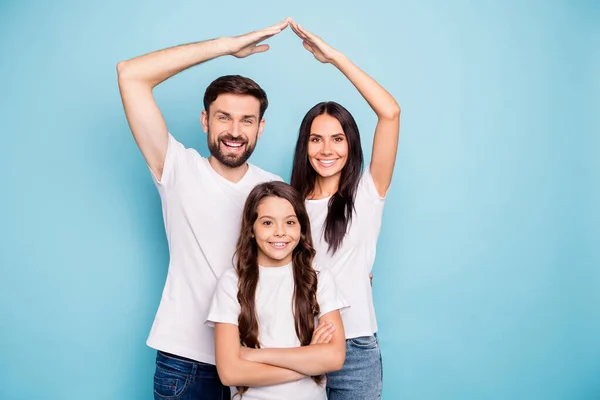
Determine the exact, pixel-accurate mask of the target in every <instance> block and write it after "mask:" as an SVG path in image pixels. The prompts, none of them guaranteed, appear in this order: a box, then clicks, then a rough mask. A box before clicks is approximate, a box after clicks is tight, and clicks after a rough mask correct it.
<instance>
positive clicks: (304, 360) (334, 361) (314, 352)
mask: <svg viewBox="0 0 600 400" xmlns="http://www.w3.org/2000/svg"><path fill="white" fill-rule="evenodd" d="M345 356H346V349H345V347H341V346H335V345H333V344H331V343H329V344H313V345H309V346H301V347H292V348H270V349H251V351H250V352H248V357H247V358H248V359H249V360H251V361H255V362H260V363H265V364H271V365H274V366H277V367H281V368H287V369H291V370H294V371H297V372H299V373H301V374H303V375H308V376H314V375H321V374H325V373H327V372H332V371H337V370H339V369H341V368H342V367H343V366H344V359H345Z"/></svg>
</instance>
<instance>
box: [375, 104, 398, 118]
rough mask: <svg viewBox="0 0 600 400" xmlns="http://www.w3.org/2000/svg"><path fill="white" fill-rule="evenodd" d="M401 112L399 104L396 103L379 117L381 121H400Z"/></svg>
mask: <svg viewBox="0 0 600 400" xmlns="http://www.w3.org/2000/svg"><path fill="white" fill-rule="evenodd" d="M400 111H401V110H400V106H399V105H398V103H396V102H394V104H393V105H392V106H390V107H388V108H387V109H385V110H384V111H382V112H380V113H379V115H378V117H379V119H386V120H398V119H400Z"/></svg>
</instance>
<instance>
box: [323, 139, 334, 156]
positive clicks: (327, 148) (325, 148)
mask: <svg viewBox="0 0 600 400" xmlns="http://www.w3.org/2000/svg"><path fill="white" fill-rule="evenodd" d="M321 153H323V155H330V154H331V153H332V152H331V144H330V143H329V140H324V141H323V146H322V147H321Z"/></svg>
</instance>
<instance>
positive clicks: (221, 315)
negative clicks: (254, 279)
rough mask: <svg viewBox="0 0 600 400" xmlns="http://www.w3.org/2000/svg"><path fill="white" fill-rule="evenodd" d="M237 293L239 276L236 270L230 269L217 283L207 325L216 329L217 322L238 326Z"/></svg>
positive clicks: (238, 307) (238, 308) (238, 305)
mask: <svg viewBox="0 0 600 400" xmlns="http://www.w3.org/2000/svg"><path fill="white" fill-rule="evenodd" d="M237 293H238V287H237V275H236V272H235V270H233V269H230V270H228V271H227V272H225V273H224V274H223V275H221V278H220V279H219V282H218V283H217V288H216V289H215V292H214V294H213V298H212V302H211V304H210V310H209V312H208V317H207V318H206V325H208V326H212V327H214V326H215V323H217V322H222V323H227V324H233V325H237V324H238V316H239V315H240V303H239V302H238V300H237Z"/></svg>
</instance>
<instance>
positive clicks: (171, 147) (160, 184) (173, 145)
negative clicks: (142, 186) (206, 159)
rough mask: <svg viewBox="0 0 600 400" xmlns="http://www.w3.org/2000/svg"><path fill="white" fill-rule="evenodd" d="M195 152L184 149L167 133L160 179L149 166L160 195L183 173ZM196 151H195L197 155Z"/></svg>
mask: <svg viewBox="0 0 600 400" xmlns="http://www.w3.org/2000/svg"><path fill="white" fill-rule="evenodd" d="M194 153H196V152H195V151H194V150H192V149H186V148H185V147H184V145H183V144H181V143H179V142H178V141H177V139H175V138H174V137H173V135H171V134H170V133H169V139H168V144H167V154H166V156H165V163H164V165H163V172H162V176H161V177H160V179H158V178H157V177H156V175H154V172H153V171H152V169H151V168H150V167H148V168H149V169H150V174H151V175H152V180H153V181H154V184H155V185H156V188H157V189H158V191H159V193H160V194H161V195H163V194H165V193H166V192H167V191H168V190H169V189H170V188H172V187H173V186H174V185H175V183H176V182H177V179H178V178H179V177H181V175H182V173H184V169H185V167H186V166H187V165H190V162H191V159H190V158H191V157H193V155H194ZM197 154H198V153H196V155H197Z"/></svg>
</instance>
